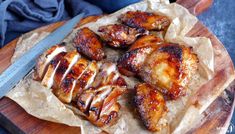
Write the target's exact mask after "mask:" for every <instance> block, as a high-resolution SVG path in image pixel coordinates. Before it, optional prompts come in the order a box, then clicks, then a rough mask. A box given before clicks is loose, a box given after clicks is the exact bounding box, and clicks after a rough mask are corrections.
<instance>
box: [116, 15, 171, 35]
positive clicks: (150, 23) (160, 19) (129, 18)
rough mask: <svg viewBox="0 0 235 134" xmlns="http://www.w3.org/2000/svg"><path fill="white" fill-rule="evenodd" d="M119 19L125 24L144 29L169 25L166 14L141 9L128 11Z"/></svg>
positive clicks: (162, 27)
mask: <svg viewBox="0 0 235 134" xmlns="http://www.w3.org/2000/svg"><path fill="white" fill-rule="evenodd" d="M119 20H120V21H121V22H122V23H123V24H125V25H127V26H130V27H134V28H143V29H146V30H166V29H167V28H168V26H169V25H170V20H169V19H168V18H167V17H166V16H161V15H157V14H154V13H148V12H142V11H128V12H126V13H125V14H122V15H121V16H120V17H119Z"/></svg>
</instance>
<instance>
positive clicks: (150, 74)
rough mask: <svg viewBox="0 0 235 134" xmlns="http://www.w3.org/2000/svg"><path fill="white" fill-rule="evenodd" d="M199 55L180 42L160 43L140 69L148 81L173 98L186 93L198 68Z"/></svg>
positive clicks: (144, 78)
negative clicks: (187, 86)
mask: <svg viewBox="0 0 235 134" xmlns="http://www.w3.org/2000/svg"><path fill="white" fill-rule="evenodd" d="M197 62H198V59H197V56H196V55H195V54H194V53H192V49H191V48H189V47H185V46H183V45H178V44H164V45H160V47H159V48H158V49H156V50H155V51H153V52H152V53H151V55H149V56H148V58H147V60H146V61H145V64H144V66H143V68H142V70H141V71H140V77H141V78H142V79H143V80H144V81H145V82H147V83H150V84H152V85H155V86H157V87H160V90H161V92H162V93H164V94H166V95H168V96H169V97H170V98H171V99H177V98H178V97H180V96H183V95H184V94H185V87H186V85H187V84H188V82H189V80H190V78H191V76H192V75H193V74H194V73H195V72H196V70H197Z"/></svg>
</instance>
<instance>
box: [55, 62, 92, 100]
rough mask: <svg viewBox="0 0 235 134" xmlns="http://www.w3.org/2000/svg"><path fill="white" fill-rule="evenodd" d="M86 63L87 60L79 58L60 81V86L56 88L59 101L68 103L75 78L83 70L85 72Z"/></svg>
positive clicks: (74, 84)
mask: <svg viewBox="0 0 235 134" xmlns="http://www.w3.org/2000/svg"><path fill="white" fill-rule="evenodd" d="M88 63H89V61H88V60H86V59H84V58H80V59H79V60H78V61H77V62H76V64H75V65H74V66H73V67H72V68H71V70H70V72H69V73H68V74H67V76H66V77H65V78H64V80H63V81H62V82H61V85H60V88H59V90H58V98H59V99H60V100H61V101H63V102H65V103H70V102H71V101H72V95H73V91H74V88H75V86H76V82H77V79H78V78H79V77H80V76H81V75H82V73H83V72H85V69H86V68H87V66H88Z"/></svg>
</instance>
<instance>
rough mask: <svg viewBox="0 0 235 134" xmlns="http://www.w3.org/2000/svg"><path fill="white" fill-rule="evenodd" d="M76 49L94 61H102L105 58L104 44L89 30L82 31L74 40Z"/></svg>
mask: <svg viewBox="0 0 235 134" xmlns="http://www.w3.org/2000/svg"><path fill="white" fill-rule="evenodd" d="M73 44H74V47H75V48H77V51H78V52H79V53H82V54H84V55H85V56H86V57H88V58H90V59H92V60H98V61H99V60H101V59H103V58H104V56H105V54H104V50H103V44H102V42H101V41H100V40H99V38H98V36H97V35H96V34H95V33H94V32H93V31H91V30H90V29H89V28H87V27H84V28H82V29H80V30H79V31H78V32H77V34H76V36H75V38H74V39H73Z"/></svg>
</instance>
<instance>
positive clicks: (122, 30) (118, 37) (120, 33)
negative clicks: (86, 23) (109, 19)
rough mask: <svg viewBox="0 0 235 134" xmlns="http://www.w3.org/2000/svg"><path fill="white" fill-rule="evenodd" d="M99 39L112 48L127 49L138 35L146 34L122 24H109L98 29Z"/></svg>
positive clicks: (144, 31)
mask: <svg viewBox="0 0 235 134" xmlns="http://www.w3.org/2000/svg"><path fill="white" fill-rule="evenodd" d="M98 32H100V36H101V38H102V39H103V40H104V41H106V42H107V44H108V45H110V46H112V47H127V46H129V45H130V44H132V43H133V42H134V41H135V40H136V38H137V37H138V36H140V35H144V34H148V32H147V31H146V30H144V29H136V28H131V27H128V26H125V25H122V24H109V25H106V26H101V27H99V29H98Z"/></svg>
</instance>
